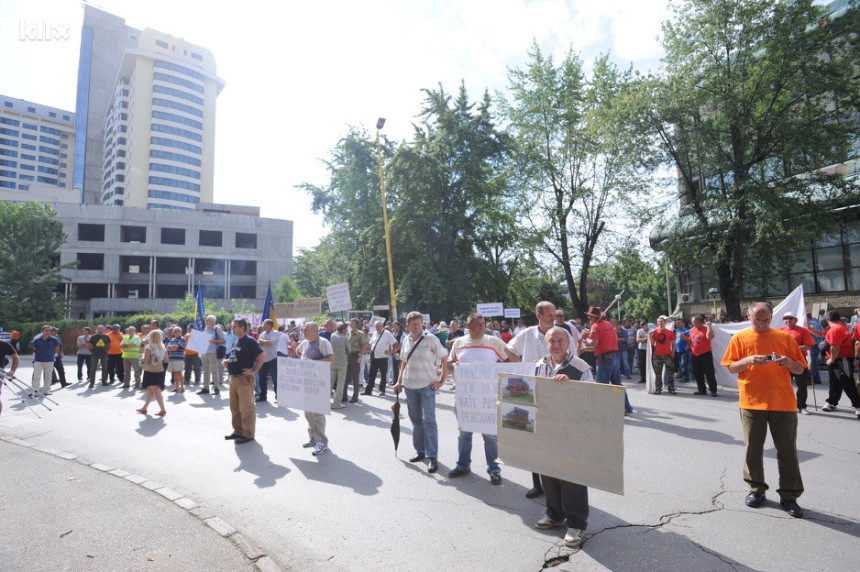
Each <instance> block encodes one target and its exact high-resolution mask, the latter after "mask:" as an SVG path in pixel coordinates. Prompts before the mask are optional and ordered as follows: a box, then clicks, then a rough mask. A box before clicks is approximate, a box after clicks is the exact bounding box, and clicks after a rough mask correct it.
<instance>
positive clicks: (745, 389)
mask: <svg viewBox="0 0 860 572" xmlns="http://www.w3.org/2000/svg"><path fill="white" fill-rule="evenodd" d="M772 353H776V354H778V355H780V356H786V357H789V358H791V359H793V360H794V361H796V362H798V363H800V364H802V365H803V366H804V367H806V360H805V359H804V357H803V353H802V352H801V351H800V346H798V345H797V342H795V341H794V338H793V337H791V336H790V335H789V334H787V333H785V332H781V331H779V330H776V329H774V328H769V329H768V331H767V332H763V333H758V332H756V331H755V330H753V329H751V328H749V329H746V330H741V331H740V332H738V333H736V334H735V335H734V336H732V339H731V340H730V341H729V347H728V348H727V349H726V353H725V355H724V356H723V360H722V362H721V363H722V365H724V366H726V367H728V366H729V365H731V364H732V363H733V362H736V361H738V360H740V359H743V358H745V357H747V356H751V355H770V354H772ZM738 389H739V390H740V395H739V399H738V407H740V408H741V409H757V410H767V411H797V399H796V398H795V396H794V389H793V387H792V385H791V372H789V371H788V368H786V367H783V366H781V365H776V364H774V363H765V364H762V365H749V366H747V367H746V368H744V369H743V371H741V372H740V373H738Z"/></svg>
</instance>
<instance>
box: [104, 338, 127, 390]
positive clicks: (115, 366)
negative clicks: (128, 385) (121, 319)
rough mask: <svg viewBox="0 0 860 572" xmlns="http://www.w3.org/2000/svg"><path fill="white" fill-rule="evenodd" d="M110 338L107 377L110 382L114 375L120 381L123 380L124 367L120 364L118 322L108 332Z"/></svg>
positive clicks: (120, 347)
mask: <svg viewBox="0 0 860 572" xmlns="http://www.w3.org/2000/svg"><path fill="white" fill-rule="evenodd" d="M108 337H109V338H110V347H109V348H108V377H109V378H110V383H113V382H114V381H115V379H114V377H116V378H117V379H119V381H120V382H122V383H124V382H125V368H123V366H122V339H123V335H122V332H121V331H120V329H119V324H114V325H113V326H111V327H110V332H108Z"/></svg>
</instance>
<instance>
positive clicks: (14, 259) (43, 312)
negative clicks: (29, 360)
mask: <svg viewBox="0 0 860 572" xmlns="http://www.w3.org/2000/svg"><path fill="white" fill-rule="evenodd" d="M55 215H56V212H55V211H54V209H52V208H51V207H50V206H49V205H46V204H39V203H35V202H26V203H9V202H5V201H3V202H0V229H2V232H0V324H2V323H6V322H10V321H16V322H30V321H37V320H42V321H44V320H52V319H56V318H59V317H61V316H62V315H63V311H64V308H65V299H64V297H63V295H62V294H61V293H60V292H59V286H60V283H61V282H62V281H63V280H64V277H63V275H62V271H63V270H64V269H66V268H73V267H74V266H75V264H76V263H71V264H65V265H62V266H61V265H60V264H59V261H60V247H61V246H62V245H63V244H64V243H65V242H66V234H65V233H64V232H63V225H62V223H60V221H58V220H57V219H56V218H55Z"/></svg>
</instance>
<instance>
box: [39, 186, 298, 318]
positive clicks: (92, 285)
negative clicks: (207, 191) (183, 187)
mask: <svg viewBox="0 0 860 572" xmlns="http://www.w3.org/2000/svg"><path fill="white" fill-rule="evenodd" d="M204 206H205V207H206V208H208V209H209V210H218V209H220V208H221V205H204ZM226 207H227V208H229V206H226ZM54 208H55V209H56V210H57V218H58V219H59V220H60V221H62V223H63V230H64V232H65V233H66V235H67V236H68V239H67V242H66V244H65V245H64V246H63V248H62V249H61V252H60V262H61V263H62V264H66V263H68V262H73V261H77V263H78V266H77V268H76V269H74V270H68V271H65V272H64V273H63V274H64V275H65V276H66V277H68V279H69V281H68V282H67V283H66V284H65V285H64V287H65V293H66V295H67V296H68V297H69V299H70V302H71V309H70V313H69V317H71V318H86V319H92V318H96V317H99V316H102V315H106V314H107V315H121V314H132V313H137V312H146V311H155V312H172V311H174V310H175V307H176V302H177V300H181V299H183V298H185V295H186V293H189V292H191V293H193V292H196V290H197V286H198V285H200V286H202V288H203V295H204V296H205V297H206V298H207V299H209V300H212V301H213V302H214V303H215V304H216V305H217V306H220V307H223V308H226V309H230V307H231V300H232V299H248V300H249V301H250V302H251V303H252V304H254V306H255V307H259V306H261V305H262V302H263V299H264V298H265V295H266V288H267V287H268V285H269V283H270V282H271V283H273V284H274V283H276V282H277V281H279V280H280V279H281V277H282V276H286V275H290V274H292V272H293V259H292V251H293V244H292V236H293V223H292V222H291V221H286V220H277V219H268V218H261V217H260V216H259V213H257V216H247V215H245V216H243V215H235V214H221V213H219V212H204V211H202V210H200V211H197V210H195V211H178V210H161V209H146V208H134V207H119V206H110V205H82V204H72V203H56V204H55V205H54Z"/></svg>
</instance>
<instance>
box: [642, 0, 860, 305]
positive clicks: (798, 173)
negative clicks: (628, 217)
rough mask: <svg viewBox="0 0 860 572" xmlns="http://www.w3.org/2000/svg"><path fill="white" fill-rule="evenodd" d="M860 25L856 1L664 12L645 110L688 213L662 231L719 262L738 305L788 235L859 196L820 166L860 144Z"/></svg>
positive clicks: (751, 3) (749, 3) (681, 257)
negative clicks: (832, 10) (829, 9)
mask: <svg viewBox="0 0 860 572" xmlns="http://www.w3.org/2000/svg"><path fill="white" fill-rule="evenodd" d="M856 25H857V9H856V8H852V9H851V10H850V11H849V14H847V15H845V16H842V17H840V18H838V19H837V20H836V21H835V22H829V21H828V20H827V18H826V17H825V13H824V11H823V9H822V8H821V7H818V6H812V4H811V1H810V0H789V1H782V0H745V1H743V2H738V1H734V0H686V1H683V2H680V3H679V4H678V5H677V6H676V7H675V18H674V21H672V22H668V23H666V24H664V32H665V40H664V47H665V50H666V57H665V60H664V61H665V70H664V71H663V73H662V74H661V75H660V76H654V77H650V78H648V80H647V81H645V82H643V83H642V85H641V92H640V96H641V98H642V99H641V101H642V102H643V107H642V109H641V110H640V111H641V112H640V113H639V114H637V115H636V118H639V119H641V120H642V121H643V123H644V124H645V125H646V126H647V127H649V128H650V129H651V130H652V132H653V133H654V134H656V137H657V140H658V141H659V145H660V148H661V149H662V152H663V153H664V158H665V159H666V162H667V163H668V164H669V165H670V166H671V167H672V168H673V169H674V171H675V172H676V174H677V177H678V179H679V180H680V215H681V216H680V218H679V219H678V220H677V222H676V223H675V224H673V225H669V226H667V227H664V228H662V230H661V236H660V239H664V240H665V242H666V244H665V248H666V249H667V251H668V252H669V254H670V257H671V259H672V261H673V263H674V264H675V265H678V266H681V267H686V268H692V267H696V266H701V265H705V264H707V265H710V266H712V267H713V269H714V271H715V273H716V277H717V280H718V284H719V289H720V292H721V294H722V298H723V300H724V302H725V304H726V308H727V311H728V313H729V315H730V317H732V318H735V319H737V318H740V317H741V309H740V299H741V296H742V294H743V292H744V287H745V285H747V284H748V283H749V282H750V280H752V279H755V278H758V277H761V276H763V275H767V274H772V273H775V271H777V270H778V264H777V263H778V261H779V260H782V261H783V262H784V261H786V259H787V258H788V257H787V256H786V250H787V248H786V246H787V245H793V246H794V247H795V248H797V249H800V248H802V247H803V246H804V245H805V244H809V239H810V238H811V237H812V236H813V235H814V234H815V233H816V232H821V231H824V232H827V231H828V230H832V229H833V228H834V227H835V225H836V219H835V218H834V217H833V214H832V212H829V211H831V209H833V208H834V207H838V206H841V205H842V204H849V203H852V202H853V203H854V204H856V200H857V199H856V194H852V193H849V192H848V191H846V190H845V183H846V181H844V180H842V179H840V177H839V176H838V174H836V173H835V169H823V168H825V167H828V166H831V165H835V164H838V163H841V162H843V161H845V160H847V159H849V158H852V157H856V147H854V149H853V152H852V147H851V146H852V144H856V137H857V123H856V117H854V118H853V119H852V116H851V114H852V113H856V111H857V102H858V90H857V85H858V84H857V81H856V79H853V77H852V76H853V74H854V73H856V69H857V67H856V66H857V64H858V58H857V42H858V36H857V34H856V31H857V28H856V27H854V28H853V29H852V27H851V26H856ZM846 26H848V27H846ZM848 32H853V33H848ZM634 119H635V118H634ZM671 195H672V196H671V200H672V201H676V199H675V198H674V193H672V194H671ZM676 205H677V203H676ZM649 206H650V208H651V211H652V212H656V213H665V212H666V210H665V208H663V207H662V206H661V205H659V204H658V203H657V202H656V201H653V202H652V203H651V204H650V205H649ZM675 208H676V209H677V206H676V207H675ZM788 248H791V247H788Z"/></svg>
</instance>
